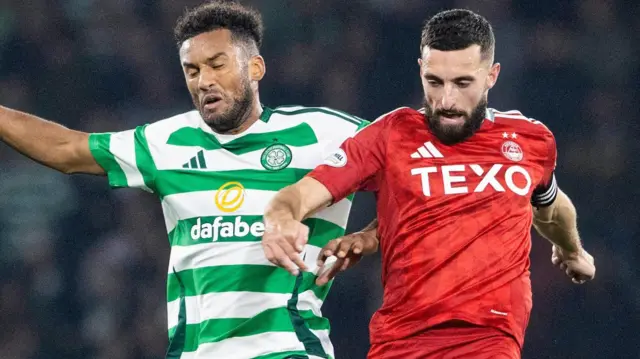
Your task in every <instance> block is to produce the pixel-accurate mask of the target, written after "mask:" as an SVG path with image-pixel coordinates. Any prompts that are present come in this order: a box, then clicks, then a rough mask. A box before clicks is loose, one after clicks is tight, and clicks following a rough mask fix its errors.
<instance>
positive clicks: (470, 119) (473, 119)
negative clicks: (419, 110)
mask: <svg viewBox="0 0 640 359" xmlns="http://www.w3.org/2000/svg"><path fill="white" fill-rule="evenodd" d="M486 111H487V99H486V98H484V99H482V100H480V103H478V105H477V106H476V108H474V109H473V111H472V112H471V115H469V114H467V113H464V112H461V111H457V110H436V111H435V112H433V109H432V108H431V107H430V106H429V104H428V103H427V101H426V100H425V102H424V117H425V121H426V122H427V125H428V126H429V128H430V129H431V132H433V134H434V135H435V136H436V137H437V138H438V140H440V142H442V143H443V144H445V145H448V146H451V145H455V144H456V143H460V142H462V141H464V140H466V139H468V138H469V137H471V136H473V134H474V133H476V131H478V129H479V128H480V126H482V122H483V121H484V117H485V115H486ZM443 115H449V116H452V115H454V116H455V115H462V116H463V117H464V119H465V120H464V123H463V124H462V125H460V126H443V125H442V122H441V116H443Z"/></svg>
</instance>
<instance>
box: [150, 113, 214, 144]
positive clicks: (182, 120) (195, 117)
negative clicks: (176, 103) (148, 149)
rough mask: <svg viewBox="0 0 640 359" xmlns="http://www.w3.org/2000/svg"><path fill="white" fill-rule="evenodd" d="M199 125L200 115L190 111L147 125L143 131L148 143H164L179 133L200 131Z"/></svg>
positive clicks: (200, 121)
mask: <svg viewBox="0 0 640 359" xmlns="http://www.w3.org/2000/svg"><path fill="white" fill-rule="evenodd" d="M201 123H202V117H201V115H200V113H199V112H198V111H197V110H192V111H187V112H183V113H180V114H177V115H173V116H171V117H167V118H164V119H162V120H159V121H156V122H152V123H150V124H147V125H145V129H144V130H145V135H146V137H147V141H148V142H153V143H166V142H167V140H168V139H169V137H171V136H172V135H173V134H176V133H180V132H181V131H190V132H198V131H200V125H201ZM185 137H189V136H185Z"/></svg>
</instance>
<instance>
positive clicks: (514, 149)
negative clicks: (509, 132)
mask: <svg viewBox="0 0 640 359" xmlns="http://www.w3.org/2000/svg"><path fill="white" fill-rule="evenodd" d="M502 154H503V155H504V157H506V158H508V159H510V160H511V161H515V162H520V161H522V158H523V157H524V153H523V152H522V148H520V145H518V144H517V143H515V142H513V141H506V142H505V143H503V144H502Z"/></svg>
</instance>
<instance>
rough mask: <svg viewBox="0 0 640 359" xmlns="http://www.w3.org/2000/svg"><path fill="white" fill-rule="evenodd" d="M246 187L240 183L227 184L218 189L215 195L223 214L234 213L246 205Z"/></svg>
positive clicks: (217, 205) (217, 204)
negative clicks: (243, 204)
mask: <svg viewBox="0 0 640 359" xmlns="http://www.w3.org/2000/svg"><path fill="white" fill-rule="evenodd" d="M244 196H245V192H244V187H243V186H242V184H241V183H240V182H236V181H232V182H227V183H225V184H223V185H222V186H220V188H218V191H217V192H216V195H215V198H214V200H215V203H216V207H218V209H219V210H221V211H222V212H226V213H229V212H233V211H235V210H237V209H238V208H240V206H242V203H244Z"/></svg>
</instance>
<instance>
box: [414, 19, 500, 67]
mask: <svg viewBox="0 0 640 359" xmlns="http://www.w3.org/2000/svg"><path fill="white" fill-rule="evenodd" d="M495 42H496V40H495V38H494V36H493V29H492V28H491V24H490V23H489V21H487V19H485V18H484V17H482V16H480V15H478V14H476V13H474V12H473V11H470V10H463V9H454V10H447V11H442V12H439V13H437V14H436V15H435V16H434V17H432V18H431V19H429V20H428V21H427V22H426V23H425V25H424V28H423V29H422V38H421V41H420V51H421V52H422V50H423V49H424V47H425V46H428V47H429V48H431V49H435V50H440V51H453V50H462V49H466V48H467V47H469V46H471V45H480V51H481V54H482V57H483V58H488V57H491V58H493V51H494V47H495Z"/></svg>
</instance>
